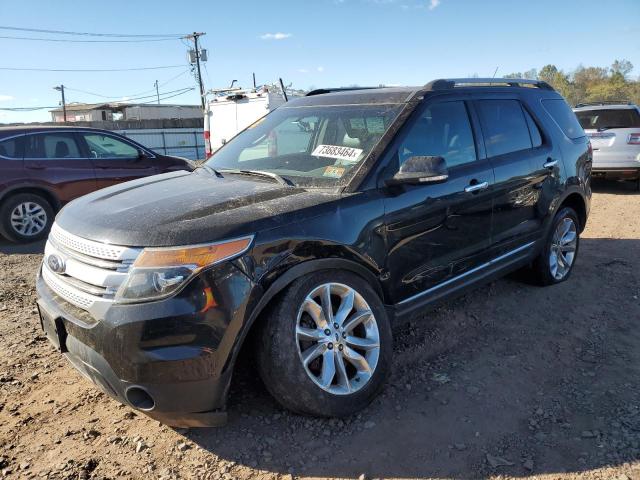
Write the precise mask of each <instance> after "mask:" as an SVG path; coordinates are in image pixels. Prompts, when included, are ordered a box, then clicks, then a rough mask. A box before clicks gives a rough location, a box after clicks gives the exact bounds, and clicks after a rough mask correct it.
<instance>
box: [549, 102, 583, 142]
mask: <svg viewBox="0 0 640 480" xmlns="http://www.w3.org/2000/svg"><path fill="white" fill-rule="evenodd" d="M542 105H543V106H544V109H545V110H546V111H547V112H548V113H549V115H551V118H553V119H554V120H555V122H556V123H557V124H558V126H559V127H560V129H561V130H562V131H563V132H564V134H565V135H566V136H567V137H569V138H571V139H575V138H580V137H584V130H583V129H582V127H581V126H580V123H579V122H578V119H577V118H576V114H575V113H573V110H571V108H569V105H567V102H565V101H564V100H562V99H560V98H555V99H547V100H542Z"/></svg>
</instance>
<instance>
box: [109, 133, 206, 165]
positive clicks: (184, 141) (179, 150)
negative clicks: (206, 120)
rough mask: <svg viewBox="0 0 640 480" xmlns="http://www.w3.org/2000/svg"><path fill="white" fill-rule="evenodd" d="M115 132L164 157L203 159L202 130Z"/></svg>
mask: <svg viewBox="0 0 640 480" xmlns="http://www.w3.org/2000/svg"><path fill="white" fill-rule="evenodd" d="M116 132H117V133H120V134H121V135H124V136H125V137H129V138H130V139H131V140H134V141H136V142H138V143H140V144H142V145H144V146H145V147H147V148H149V149H151V150H153V151H155V152H158V153H161V154H164V155H174V156H177V157H184V158H188V159H189V160H201V159H204V155H205V154H204V134H203V129H197V128H153V129H144V130H137V129H135V130H133V129H131V130H116Z"/></svg>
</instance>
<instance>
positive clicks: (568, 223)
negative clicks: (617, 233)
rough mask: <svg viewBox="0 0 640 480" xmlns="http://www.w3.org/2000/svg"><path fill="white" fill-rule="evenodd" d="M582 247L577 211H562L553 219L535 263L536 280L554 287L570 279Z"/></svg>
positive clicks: (563, 209) (564, 209)
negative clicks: (579, 249)
mask: <svg viewBox="0 0 640 480" xmlns="http://www.w3.org/2000/svg"><path fill="white" fill-rule="evenodd" d="M579 247H580V220H579V219H578V215H577V214H576V212H575V210H573V209H572V208H569V207H565V208H562V209H560V211H559V212H558V213H557V214H556V216H555V217H554V219H553V223H552V225H551V230H550V231H549V235H548V237H547V240H546V243H545V245H544V247H543V248H542V252H540V255H539V256H538V257H537V258H536V260H535V261H534V262H533V271H534V274H535V276H536V280H537V281H538V283H539V284H541V285H554V284H556V283H560V282H564V281H565V280H567V279H568V278H569V276H570V275H571V272H572V270H573V266H574V265H575V262H576V259H577V257H578V248H579Z"/></svg>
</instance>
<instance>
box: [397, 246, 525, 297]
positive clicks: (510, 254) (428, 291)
mask: <svg viewBox="0 0 640 480" xmlns="http://www.w3.org/2000/svg"><path fill="white" fill-rule="evenodd" d="M534 243H535V242H529V243H527V244H526V245H522V246H520V247H518V248H516V249H514V250H511V251H509V252H507V253H505V254H503V255H500V256H499V257H496V258H494V259H493V260H489V261H488V262H487V263H483V264H482V265H478V266H477V267H474V268H472V269H471V270H467V271H466V272H463V273H461V274H460V275H457V276H455V277H453V278H450V279H449V280H445V281H444V282H442V283H439V284H438V285H434V286H433V287H431V288H428V289H426V290H424V291H422V292H420V293H417V294H415V295H412V296H411V297H409V298H405V299H404V300H402V301H400V302H398V305H402V304H404V303H407V302H410V301H412V300H415V299H417V298H420V297H421V296H423V295H426V294H428V293H431V292H435V291H436V290H439V289H440V288H442V287H446V286H447V285H450V284H452V283H454V282H456V281H458V280H460V279H461V278H464V277H467V276H469V275H471V274H472V273H476V272H479V271H480V270H483V269H485V268H487V267H490V266H492V265H495V264H496V263H499V262H501V261H502V260H504V259H505V258H509V257H510V256H512V255H515V254H516V253H519V252H522V251H523V250H526V249H527V248H530V247H531V246H533V244H534Z"/></svg>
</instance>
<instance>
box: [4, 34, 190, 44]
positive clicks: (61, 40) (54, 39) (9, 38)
mask: <svg viewBox="0 0 640 480" xmlns="http://www.w3.org/2000/svg"><path fill="white" fill-rule="evenodd" d="M178 38H179V37H171V38H144V39H137V40H71V39H69V38H39V37H11V36H5V35H0V39H5V40H31V41H40V42H64V43H146V42H171V41H175V40H176V39H178Z"/></svg>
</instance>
